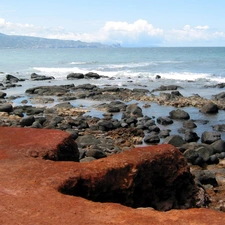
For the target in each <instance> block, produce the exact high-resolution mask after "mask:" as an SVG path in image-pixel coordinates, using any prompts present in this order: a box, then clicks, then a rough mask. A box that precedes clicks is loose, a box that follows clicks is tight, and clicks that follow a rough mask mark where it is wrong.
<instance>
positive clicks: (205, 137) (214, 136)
mask: <svg viewBox="0 0 225 225" xmlns="http://www.w3.org/2000/svg"><path fill="white" fill-rule="evenodd" d="M220 139H221V134H220V133H218V132H210V131H204V132H203V133H202V136H201V141H202V143H206V144H212V143H213V142H215V141H217V140H220Z"/></svg>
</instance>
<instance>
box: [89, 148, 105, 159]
mask: <svg viewBox="0 0 225 225" xmlns="http://www.w3.org/2000/svg"><path fill="white" fill-rule="evenodd" d="M86 157H93V158H95V159H101V158H105V157H107V155H106V154H105V153H104V152H103V151H101V150H99V149H89V150H88V151H86Z"/></svg>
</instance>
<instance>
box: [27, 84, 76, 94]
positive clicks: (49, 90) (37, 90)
mask: <svg viewBox="0 0 225 225" xmlns="http://www.w3.org/2000/svg"><path fill="white" fill-rule="evenodd" d="M72 86H73V85H72ZM69 91H70V90H69V89H68V87H67V86H63V85H62V86H39V87H34V88H29V89H27V90H26V92H25V93H26V94H36V95H46V96H50V95H55V96H62V95H65V94H66V93H67V92H69Z"/></svg>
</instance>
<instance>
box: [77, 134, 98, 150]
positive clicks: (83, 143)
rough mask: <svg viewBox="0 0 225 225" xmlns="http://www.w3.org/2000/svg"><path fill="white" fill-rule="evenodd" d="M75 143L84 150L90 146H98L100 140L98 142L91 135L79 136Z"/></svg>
mask: <svg viewBox="0 0 225 225" xmlns="http://www.w3.org/2000/svg"><path fill="white" fill-rule="evenodd" d="M76 143H77V144H78V146H79V147H81V148H86V147H88V146H91V145H99V144H100V143H101V142H100V140H98V139H97V138H96V137H94V136H93V135H91V134H87V135H84V136H79V137H78V138H77V139H76Z"/></svg>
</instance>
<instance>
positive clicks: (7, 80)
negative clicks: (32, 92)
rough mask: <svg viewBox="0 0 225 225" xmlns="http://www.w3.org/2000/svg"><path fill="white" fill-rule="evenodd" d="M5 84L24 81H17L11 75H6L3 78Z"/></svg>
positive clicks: (17, 79)
mask: <svg viewBox="0 0 225 225" xmlns="http://www.w3.org/2000/svg"><path fill="white" fill-rule="evenodd" d="M5 80H6V82H10V83H17V82H19V81H24V80H23V79H19V78H17V77H15V76H13V75H10V74H7V75H6V78H5Z"/></svg>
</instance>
